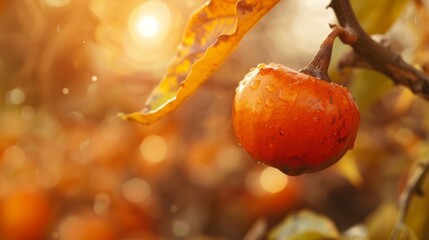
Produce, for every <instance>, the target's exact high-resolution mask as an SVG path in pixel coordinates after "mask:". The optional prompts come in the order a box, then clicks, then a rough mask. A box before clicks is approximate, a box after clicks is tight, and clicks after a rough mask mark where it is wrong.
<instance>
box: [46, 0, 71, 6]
mask: <svg viewBox="0 0 429 240" xmlns="http://www.w3.org/2000/svg"><path fill="white" fill-rule="evenodd" d="M44 2H45V3H46V4H48V5H50V6H52V7H62V6H65V5H67V4H69V3H70V0H44Z"/></svg>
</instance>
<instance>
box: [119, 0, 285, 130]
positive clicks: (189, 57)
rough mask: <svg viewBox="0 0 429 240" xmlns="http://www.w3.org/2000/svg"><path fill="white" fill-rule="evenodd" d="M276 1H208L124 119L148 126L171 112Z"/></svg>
mask: <svg viewBox="0 0 429 240" xmlns="http://www.w3.org/2000/svg"><path fill="white" fill-rule="evenodd" d="M279 1H280V0H267V1H258V0H239V1H236V0H211V1H209V2H208V3H206V4H205V5H204V6H203V7H202V8H200V9H199V10H197V11H196V12H195V13H194V14H193V15H192V17H191V18H190V20H189V23H188V26H187V28H186V30H185V33H184V37H183V39H182V42H181V44H180V45H179V47H178V50H177V53H176V56H175V58H174V59H173V61H172V63H171V64H170V66H169V68H168V70H167V73H166V75H165V76H164V78H163V79H162V80H161V82H160V83H159V84H158V86H156V87H155V88H154V89H153V91H152V92H151V94H150V96H149V98H148V99H147V101H146V104H145V107H144V109H143V110H142V111H140V112H134V113H131V114H124V115H122V117H123V118H124V119H127V120H133V121H137V122H140V123H143V124H151V123H153V122H155V121H157V120H158V119H160V118H161V117H163V116H165V115H166V114H168V113H169V112H172V111H173V110H175V109H176V108H177V107H179V106H180V104H181V103H182V102H183V101H184V99H185V98H186V97H188V96H189V95H190V94H192V93H193V92H194V91H195V90H196V89H197V88H198V86H199V85H201V83H203V82H204V81H205V80H207V79H208V78H209V76H210V75H211V74H212V73H213V72H214V71H215V70H216V69H217V68H218V67H219V65H220V64H221V63H222V62H223V61H224V60H225V59H226V58H227V57H228V56H229V55H230V54H231V53H232V52H233V51H234V50H235V49H236V47H237V45H238V43H239V42H240V40H241V39H242V38H243V36H244V35H245V34H246V33H247V32H248V31H249V29H250V28H251V27H252V26H253V25H255V24H256V23H257V22H258V20H259V19H261V17H262V16H264V15H265V14H266V13H267V12H268V11H269V10H270V9H271V8H272V7H273V6H274V5H275V4H276V3H277V2H279Z"/></svg>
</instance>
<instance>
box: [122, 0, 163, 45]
mask: <svg viewBox="0 0 429 240" xmlns="http://www.w3.org/2000/svg"><path fill="white" fill-rule="evenodd" d="M170 27H171V12H170V9H169V7H168V6H167V4H165V3H164V2H161V1H158V0H152V1H147V2H145V3H143V4H142V5H140V6H139V7H138V8H136V9H135V10H134V11H133V12H132V13H131V15H130V18H129V22H128V28H129V31H130V33H131V35H132V36H133V38H134V40H136V41H137V42H138V43H140V44H142V45H151V46H152V45H157V44H159V43H160V42H161V41H162V40H163V39H164V38H165V37H166V36H167V34H168V32H169V31H170Z"/></svg>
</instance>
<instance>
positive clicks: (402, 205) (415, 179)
mask: <svg viewBox="0 0 429 240" xmlns="http://www.w3.org/2000/svg"><path fill="white" fill-rule="evenodd" d="M428 172H429V160H426V162H424V163H421V164H420V165H419V167H418V168H417V169H416V170H415V171H414V172H413V175H411V177H410V179H409V180H408V182H407V185H406V187H405V189H404V191H403V192H402V193H401V196H400V197H399V213H398V218H397V220H396V225H395V228H394V229H393V232H392V236H391V239H393V240H394V239H398V237H399V235H400V233H401V231H402V229H404V226H406V224H405V217H406V215H407V212H408V209H409V208H410V204H411V200H412V198H413V196H415V195H417V196H420V197H422V196H423V195H424V192H423V190H422V183H423V181H424V179H425V177H426V175H427V174H428Z"/></svg>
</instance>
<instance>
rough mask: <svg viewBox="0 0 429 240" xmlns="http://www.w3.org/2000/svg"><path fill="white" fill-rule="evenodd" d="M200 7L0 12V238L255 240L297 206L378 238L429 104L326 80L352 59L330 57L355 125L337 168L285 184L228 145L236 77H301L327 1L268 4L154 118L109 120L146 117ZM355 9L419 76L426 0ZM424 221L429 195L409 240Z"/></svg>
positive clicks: (19, 7)
mask: <svg viewBox="0 0 429 240" xmlns="http://www.w3.org/2000/svg"><path fill="white" fill-rule="evenodd" d="M203 3H204V2H203V1H202V0H180V1H173V0H162V1H161V0H149V1H146V0H131V1H119V0H111V1H102V0H91V1H85V0H22V1H12V0H0V96H1V97H0V239H5V240H21V239H22V240H24V239H25V240H31V239H34V240H37V239H65V240H67V239H100V240H108V239H242V238H245V237H246V236H247V239H254V238H255V237H253V238H252V236H258V234H255V232H258V231H260V232H262V236H265V235H266V234H268V233H269V232H270V231H271V229H274V228H275V226H281V225H279V224H281V222H282V220H283V219H284V218H285V217H287V216H288V214H293V213H295V212H296V211H298V210H300V209H311V211H313V212H318V213H319V214H323V215H325V216H326V217H327V218H329V219H331V220H330V221H332V222H333V224H334V225H335V227H333V228H336V229H337V231H339V232H344V231H346V230H348V229H356V228H352V227H354V226H361V227H360V228H358V230H359V232H360V234H361V236H362V239H365V238H372V239H387V238H388V236H389V234H390V232H391V230H392V227H393V224H394V221H395V217H396V214H397V207H396V201H397V198H398V195H399V194H400V193H401V191H402V189H403V187H404V185H405V183H406V181H407V178H408V176H409V173H410V172H411V170H412V169H413V168H415V166H416V165H417V163H418V162H419V161H421V160H424V159H425V158H427V157H428V150H429V149H428V137H429V135H428V133H429V106H428V103H427V102H426V101H425V100H423V99H421V98H419V97H418V96H414V95H413V94H412V93H411V92H410V91H409V90H407V89H405V88H402V87H399V86H393V84H392V83H391V82H390V80H389V79H386V78H385V77H384V76H382V75H380V74H377V73H374V72H371V71H367V70H350V69H344V70H342V71H338V70H337V69H336V67H335V65H336V63H337V62H338V61H339V59H340V58H341V56H342V55H343V54H344V53H345V52H347V51H349V50H350V48H348V47H346V46H343V45H341V44H340V43H338V44H337V45H336V48H335V53H334V59H333V63H332V65H331V68H332V70H331V76H333V77H332V78H333V79H334V81H337V82H340V83H341V84H344V85H346V86H348V87H350V89H351V91H352V92H353V95H354V96H355V98H356V101H357V102H358V104H359V107H360V110H361V115H362V123H361V126H360V130H359V134H358V138H357V140H356V143H355V148H354V150H353V151H351V152H349V153H348V154H347V155H346V156H345V157H344V159H343V160H341V161H340V162H339V163H337V164H336V165H334V166H333V167H331V168H329V169H327V170H324V171H322V172H319V173H315V174H311V175H304V176H299V177H288V176H285V175H283V174H282V173H280V172H279V171H277V170H276V169H273V168H269V167H266V166H264V165H261V164H258V163H255V162H254V161H252V160H251V158H250V156H248V155H247V153H246V152H245V151H244V150H242V149H241V148H240V146H239V145H238V143H237V141H236V139H235V137H234V136H233V133H232V126H231V104H232V98H233V95H234V90H235V87H236V85H237V83H238V81H239V80H241V78H242V77H243V76H244V74H245V73H246V72H247V71H248V70H249V69H250V68H251V67H253V66H255V65H256V64H258V63H260V62H266V63H267V62H277V63H282V64H284V65H288V66H290V67H292V68H295V69H299V68H301V67H303V66H305V65H306V63H307V62H308V61H309V60H310V59H311V58H312V56H313V55H314V54H315V52H316V51H317V49H318V48H319V44H320V43H321V41H322V39H323V38H324V36H325V35H326V34H327V33H328V31H329V27H328V23H332V22H335V21H336V20H335V16H334V15H333V12H332V11H331V10H330V9H328V10H326V9H325V6H326V5H327V4H328V1H314V0H305V1H292V0H289V1H287V0H284V1H281V2H280V3H279V4H278V5H277V6H276V7H275V8H274V9H273V10H272V11H271V12H270V13H269V14H268V15H267V16H266V17H264V18H263V19H262V20H261V22H260V23H258V24H257V25H256V26H255V28H254V29H253V30H252V31H251V32H250V33H249V34H248V35H247V36H246V37H245V38H244V39H243V41H242V43H241V44H240V47H239V49H238V50H237V51H236V52H235V53H234V54H233V55H232V56H231V57H230V58H229V59H228V60H227V62H226V63H225V64H223V66H222V67H221V68H220V69H219V71H217V72H216V74H215V75H214V76H212V77H211V79H210V80H209V81H208V82H206V83H205V84H204V85H203V86H202V87H201V88H200V89H199V90H198V91H197V92H196V93H195V94H194V95H193V96H192V97H190V98H189V99H188V100H187V101H186V102H185V103H184V104H183V105H182V106H181V107H180V108H179V110H177V111H175V112H174V113H173V114H170V115H168V116H167V117H166V118H164V119H162V120H161V121H159V122H157V123H155V124H153V125H150V126H142V125H139V124H135V123H131V122H125V121H123V120H121V119H119V118H118V117H117V113H118V112H132V111H135V110H136V109H140V108H141V107H142V106H143V103H144V100H145V98H146V97H147V95H148V94H149V93H150V91H151V89H152V88H153V87H154V86H155V85H156V84H157V82H158V81H159V80H160V79H161V78H162V76H163V74H164V72H165V70H166V68H167V66H168V64H169V61H170V59H171V57H172V56H173V55H174V52H175V49H176V46H177V44H178V43H179V41H180V38H181V34H182V32H183V30H184V27H185V26H186V21H187V19H188V17H189V16H190V14H191V13H192V11H194V10H195V9H197V8H198V7H200V6H201V5H202V4H203ZM418 3H422V5H419V6H420V7H416V6H417V5H416V4H418ZM352 4H353V7H354V8H355V10H356V14H357V16H358V18H359V21H360V22H361V23H362V25H363V27H364V29H366V30H367V31H368V32H369V33H371V34H385V36H386V37H388V39H389V41H390V43H391V45H390V46H391V47H392V49H394V50H395V51H398V52H400V53H401V54H402V56H403V57H404V58H405V60H406V61H407V62H409V63H411V64H413V65H415V66H416V67H418V68H421V69H423V70H426V71H428V69H429V68H428V61H429V60H428V59H429V33H428V29H429V25H428V24H429V20H428V19H429V17H428V3H427V1H426V2H420V1H404V0H402V1H400V0H382V1H377V2H369V1H365V2H364V1H352ZM386 9H389V11H386ZM427 182H428V181H426V182H425V183H424V188H425V189H426V190H427V191H429V184H428V183H427ZM428 213H429V197H427V196H426V197H421V198H418V197H416V198H415V200H413V201H412V204H411V208H410V211H409V214H408V215H407V224H408V225H409V226H410V229H411V230H412V231H413V232H414V234H415V236H417V239H428V238H429V231H428V228H427V225H428V222H429V214H428ZM305 214H306V212H305V213H303V215H305ZM359 224H363V225H359ZM329 227H330V229H331V225H329ZM258 229H259V230H258ZM261 229H262V230H261ZM281 232H282V231H280V230H278V228H277V231H275V232H274V234H273V235H272V236H277V237H278V238H282V237H285V236H282V233H281ZM286 232H287V231H286ZM276 234H277V235H276ZM259 235H260V234H259Z"/></svg>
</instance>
